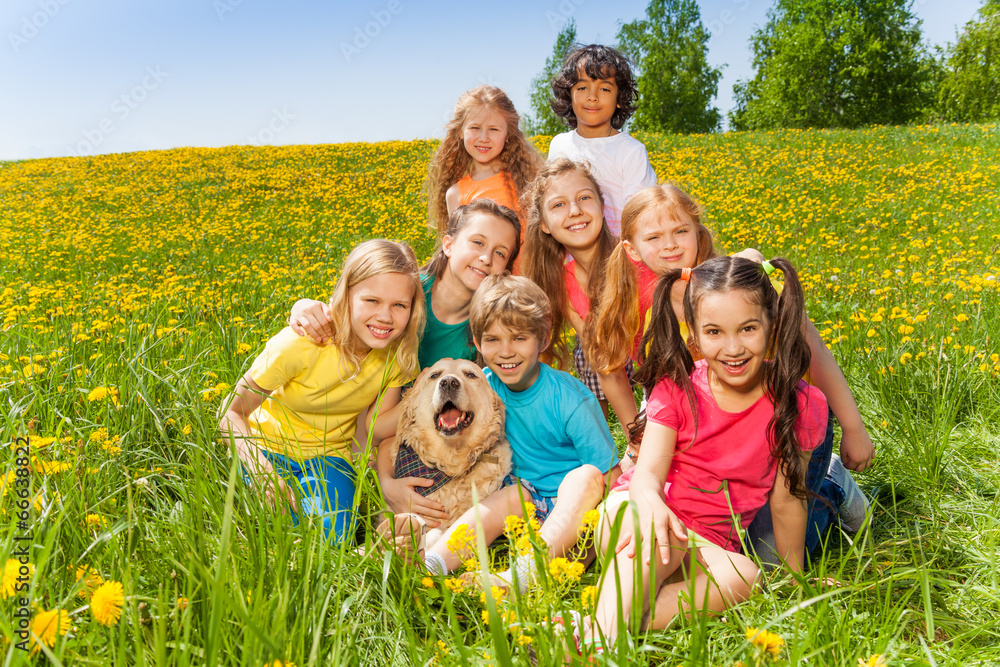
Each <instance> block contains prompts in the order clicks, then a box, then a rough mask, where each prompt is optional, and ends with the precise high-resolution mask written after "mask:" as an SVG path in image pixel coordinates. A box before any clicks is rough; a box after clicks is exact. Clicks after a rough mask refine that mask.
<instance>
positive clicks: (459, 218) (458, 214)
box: [420, 198, 521, 280]
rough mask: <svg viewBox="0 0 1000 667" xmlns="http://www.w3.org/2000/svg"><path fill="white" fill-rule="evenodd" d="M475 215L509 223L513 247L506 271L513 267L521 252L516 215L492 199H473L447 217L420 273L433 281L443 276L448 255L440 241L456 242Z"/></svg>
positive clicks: (519, 226) (519, 225)
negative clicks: (511, 228)
mask: <svg viewBox="0 0 1000 667" xmlns="http://www.w3.org/2000/svg"><path fill="white" fill-rule="evenodd" d="M476 213H485V214H487V215H493V216H496V217H498V218H500V219H501V220H504V221H506V222H509V223H510V226H511V227H513V228H514V247H513V248H511V249H510V257H508V258H507V269H508V270H510V267H512V266H514V260H516V259H517V255H518V253H519V252H520V251H521V221H520V219H518V217H517V213H515V212H514V211H512V210H510V209H509V208H507V207H506V206H501V205H500V204H498V203H496V202H495V201H493V200H492V199H484V198H481V199H475V200H473V201H472V202H470V203H468V204H466V205H465V206H459V207H458V208H456V209H455V210H454V212H453V213H452V214H451V215H450V216H449V217H448V225H447V227H445V231H444V234H443V235H442V237H441V239H440V240H438V243H437V247H436V248H435V249H434V254H433V255H431V258H430V259H429V260H427V263H426V264H424V266H423V267H422V268H421V269H420V271H421V273H423V274H424V275H426V276H434V279H435V280H437V279H438V278H440V277H441V276H442V275H443V274H444V270H445V268H447V266H448V255H446V254H444V245H443V244H442V242H441V241H442V240H443V239H444V237H445V236H450V237H451V238H452V240H453V241H454V240H456V239H457V238H458V236H459V234H461V233H462V231H463V230H464V229H465V228H466V227H468V226H469V223H470V222H472V218H473V216H474V215H475V214H476Z"/></svg>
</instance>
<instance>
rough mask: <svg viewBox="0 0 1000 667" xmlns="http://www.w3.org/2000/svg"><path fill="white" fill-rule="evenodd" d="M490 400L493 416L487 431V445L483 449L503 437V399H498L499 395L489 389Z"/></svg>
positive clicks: (504, 413)
mask: <svg viewBox="0 0 1000 667" xmlns="http://www.w3.org/2000/svg"><path fill="white" fill-rule="evenodd" d="M490 402H491V404H492V406H493V417H492V419H491V421H490V426H489V430H488V431H487V440H488V441H489V445H488V446H487V447H486V448H485V449H489V448H490V447H492V446H493V445H495V444H496V443H498V442H500V441H501V440H502V439H503V437H504V417H505V415H506V412H505V411H506V409H507V408H506V406H505V405H504V404H503V401H501V400H500V396H499V395H498V394H497V393H496V392H495V391H493V389H492V388H491V389H490Z"/></svg>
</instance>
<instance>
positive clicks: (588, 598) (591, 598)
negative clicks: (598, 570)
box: [580, 586, 598, 609]
mask: <svg viewBox="0 0 1000 667" xmlns="http://www.w3.org/2000/svg"><path fill="white" fill-rule="evenodd" d="M597 593H598V590H597V586H586V587H585V588H584V589H583V590H582V591H580V604H582V605H583V608H584V609H590V608H591V607H593V606H594V604H595V603H596V602H597Z"/></svg>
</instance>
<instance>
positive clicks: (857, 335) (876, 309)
mask: <svg viewBox="0 0 1000 667" xmlns="http://www.w3.org/2000/svg"><path fill="white" fill-rule="evenodd" d="M639 138H640V139H641V140H643V141H644V142H646V144H647V146H648V147H649V152H650V158H651V161H652V164H653V166H654V168H655V170H656V172H657V174H659V176H660V178H663V179H671V180H676V181H678V182H679V183H680V184H682V185H683V186H684V187H686V188H687V189H688V190H689V191H690V192H691V193H692V194H694V195H695V196H696V197H698V198H699V199H700V200H701V201H702V202H703V204H704V205H705V208H706V212H707V215H706V220H707V222H708V224H709V226H710V228H711V229H712V230H713V231H714V233H715V235H716V238H717V241H718V243H719V245H720V246H721V247H722V248H724V249H726V250H727V251H736V250H740V249H742V248H743V247H745V246H752V247H756V248H758V249H760V250H761V251H762V252H763V253H764V255H765V256H769V257H771V256H785V257H788V258H789V259H791V260H792V261H793V262H795V263H796V264H797V266H798V267H799V268H800V271H801V273H802V276H803V280H804V283H805V285H806V287H807V294H808V299H809V311H810V315H811V316H812V318H813V320H814V322H815V323H816V325H817V327H818V329H819V330H820V332H821V333H822V335H823V336H824V338H825V340H826V341H827V343H828V345H829V346H830V348H831V349H832V350H833V353H834V355H835V356H836V357H837V359H838V360H839V362H840V364H841V365H842V367H843V369H844V371H845V374H846V375H847V377H848V380H849V382H850V384H851V387H852V389H853V391H854V393H855V395H856V397H857V399H858V403H859V405H860V407H861V411H862V414H863V416H864V417H865V420H866V423H867V425H868V428H869V432H870V433H871V436H872V438H873V440H874V442H875V444H876V459H875V463H874V465H873V466H872V467H871V469H870V470H869V471H867V472H864V473H861V474H857V475H856V478H857V480H858V482H859V484H860V485H861V487H862V488H863V489H864V491H865V492H866V493H867V494H868V496H869V497H870V498H871V500H872V517H871V524H870V528H869V529H868V530H867V531H865V532H863V533H862V534H860V535H859V536H858V537H857V538H855V539H850V538H848V537H846V536H844V535H840V534H834V535H831V537H830V540H829V543H828V544H827V546H826V549H825V551H824V553H823V555H822V556H821V557H819V558H817V559H815V560H814V562H813V563H812V567H811V569H810V571H809V573H808V577H806V578H803V579H801V580H799V581H795V580H793V578H792V577H790V576H788V575H785V574H782V573H780V572H779V573H776V574H774V575H773V576H772V577H771V578H770V579H769V580H768V582H767V586H766V588H765V590H764V591H763V592H761V593H760V594H758V595H756V596H755V597H754V598H752V599H751V600H750V601H748V602H746V603H744V604H742V605H740V606H738V607H736V608H734V609H731V610H730V611H729V612H727V613H726V614H725V615H724V616H722V617H718V618H712V617H700V616H699V617H695V618H691V619H685V620H680V621H678V622H676V623H675V624H674V625H673V626H671V628H669V629H668V630H667V631H664V632H658V633H651V634H635V635H633V636H632V637H631V638H630V639H628V640H627V641H624V642H621V643H620V644H619V646H618V647H617V649H618V652H617V653H614V654H612V655H611V656H610V658H609V659H608V662H607V664H620V665H624V664H630V665H659V664H667V665H722V666H729V665H737V664H740V663H742V664H743V665H757V666H759V665H763V664H802V665H835V666H851V667H853V666H856V665H859V664H860V665H990V664H998V663H1000V519H998V517H1000V495H998V489H1000V464H998V456H997V451H998V450H1000V435H998V433H1000V379H998V378H1000V342H998V339H1000V323H998V320H1000V318H998V314H1000V308H998V306H1000V299H998V282H997V277H998V276H1000V257H998V250H1000V159H998V158H997V156H998V155H1000V131H998V127H997V125H995V124H994V125H972V126H969V125H959V126H955V125H935V126H923V127H912V128H889V127H877V128H871V129H866V130H860V131H853V132H848V131H813V130H807V131H781V132H767V133H730V134H723V135H695V136H659V135H639ZM535 141H536V145H537V146H538V147H539V149H540V150H541V151H543V153H544V152H545V151H546V150H547V146H548V139H547V138H545V137H540V138H536V140H535ZM435 146H436V143H435V142H433V141H413V142H388V143H380V144H341V145H328V146H290V147H229V148H219V149H207V148H185V149H176V150H171V151H156V152H147V153H133V154H119V155H107V156H97V157H90V158H66V159H47V160H32V161H26V162H7V163H0V252H2V257H3V264H2V265H0V317H2V319H3V324H2V327H0V332H2V333H0V388H2V394H0V396H2V405H0V433H2V439H3V443H4V444H5V447H4V448H3V450H2V452H3V453H2V454H0V457H2V460H3V465H4V473H5V475H6V476H5V477H4V478H2V479H0V484H2V496H3V497H2V499H0V512H2V513H3V514H4V515H5V517H6V520H5V521H4V527H3V529H2V534H0V563H5V564H6V565H5V568H4V572H3V579H2V585H0V598H2V599H0V651H2V653H3V655H4V661H3V664H4V665H18V664H27V663H29V662H33V663H43V662H46V661H48V662H51V663H53V664H81V665H146V664H155V665H249V666H253V667H259V666H260V665H270V666H273V667H277V666H279V665H285V666H287V665H290V664H294V665H297V666H299V667H302V666H304V665H321V664H324V665H325V664H364V665H425V664H438V665H467V664H474V665H494V664H496V665H500V664H511V663H513V664H529V649H530V650H533V651H534V653H535V654H536V656H537V658H538V661H539V664H543V665H546V664H561V661H562V655H563V649H564V648H565V640H564V639H562V638H560V637H558V636H556V635H554V634H553V632H552V630H551V629H550V628H549V627H548V626H547V625H546V624H544V623H543V621H544V620H545V619H547V618H549V617H550V616H551V615H552V614H553V613H554V612H556V611H559V610H566V609H577V610H580V611H583V612H585V611H586V610H587V609H588V608H589V605H592V603H593V588H592V586H593V585H594V584H595V583H596V577H597V574H598V568H596V567H592V568H590V569H589V570H588V571H586V572H584V573H581V572H579V571H578V570H577V569H574V568H572V567H568V566H566V564H565V563H555V564H554V565H553V566H552V567H551V568H550V571H549V572H548V573H546V575H545V576H544V577H543V585H542V586H541V587H540V589H539V590H537V591H535V592H533V593H532V594H530V595H527V596H524V597H520V598H513V599H510V598H509V599H499V598H494V597H493V596H484V597H482V598H481V597H480V595H479V594H478V593H476V592H472V591H470V590H468V589H467V588H463V587H462V586H461V585H460V584H459V583H458V582H457V580H455V579H450V578H449V579H445V578H430V577H425V576H424V575H423V574H422V573H420V572H419V571H417V570H415V569H413V568H410V567H408V566H406V565H405V564H403V563H401V562H399V561H398V560H397V559H394V558H391V557H388V556H386V557H382V556H369V557H367V558H365V557H362V556H360V555H358V553H357V552H356V551H355V550H354V549H353V548H331V547H330V546H328V545H327V544H326V543H325V542H324V541H323V537H322V531H321V530H320V529H319V528H318V527H316V526H311V525H308V524H306V525H300V526H298V527H292V525H291V520H290V518H289V517H288V516H287V515H286V514H284V513H283V512H280V511H275V510H274V509H272V508H269V507H267V506H266V505H264V504H262V503H261V501H260V499H259V498H258V497H256V496H255V494H254V492H253V491H252V490H251V489H248V488H246V487H245V486H244V485H243V484H242V483H240V482H239V481H238V480H239V475H238V472H237V467H236V465H235V462H234V460H233V458H232V457H231V456H230V452H229V449H228V447H227V446H225V445H224V444H223V443H222V442H221V441H220V438H219V437H218V434H217V430H216V429H217V411H218V409H219V405H220V402H222V401H223V400H224V399H225V397H226V395H227V393H228V391H229V390H230V388H231V385H232V384H234V383H235V381H236V379H237V378H239V377H240V375H241V374H242V373H243V372H245V370H246V369H247V368H248V367H249V364H250V363H251V361H252V360H253V358H254V356H255V354H256V353H257V352H258V351H259V350H260V349H261V348H262V346H263V343H264V342H265V341H266V340H267V339H268V338H269V337H270V336H271V335H273V334H274V333H276V332H277V331H278V330H280V329H281V327H282V326H284V321H285V318H286V316H287V313H288V311H289V309H290V308H291V306H292V303H293V302H294V301H295V300H296V299H297V298H300V297H303V296H307V297H312V298H320V299H325V298H327V297H328V296H329V294H330V292H331V291H332V286H333V283H334V280H335V278H336V275H337V267H338V265H339V263H340V261H341V259H342V258H343V257H344V256H345V255H346V253H347V252H348V251H349V250H350V248H351V247H353V245H354V244H355V243H357V242H358V241H359V240H361V239H364V238H369V237H378V236H382V237H388V238H393V239H397V240H402V241H406V242H408V243H410V244H411V245H412V246H413V247H414V249H415V250H416V252H417V255H418V256H420V257H422V258H426V257H428V256H429V255H430V253H431V251H432V246H433V238H432V237H431V235H430V234H429V233H428V231H427V229H426V227H425V219H426V214H425V205H424V203H423V201H422V199H421V196H420V188H421V183H422V180H423V177H424V174H425V170H426V164H427V161H428V159H429V157H430V155H431V153H432V152H433V150H434V148H435ZM615 430H616V431H617V432H618V433H617V436H618V437H619V438H620V437H621V436H620V428H619V427H618V426H617V425H615ZM25 447H26V448H27V450H26V451H25V450H24V448H25ZM361 485H362V488H363V496H364V500H363V508H362V509H363V510H364V511H365V512H374V511H375V508H377V507H378V505H379V500H378V489H377V485H376V484H375V481H374V477H373V475H372V474H371V473H370V472H366V471H364V470H362V477H361ZM360 539H361V541H362V542H364V541H365V539H366V538H365V537H364V536H362V537H361V538H360ZM472 551H473V553H470V557H472V558H479V559H486V558H492V559H494V560H495V564H496V565H498V566H499V565H502V564H503V558H504V553H505V552H504V549H503V548H501V549H500V550H498V551H494V552H492V553H487V552H485V551H484V550H483V549H481V548H478V549H473V550H472ZM25 560H26V561H29V564H28V565H26V566H25V567H22V566H21V564H22V562H23V561H25ZM823 577H833V578H836V579H837V580H838V581H839V582H840V585H839V586H835V587H823V586H819V585H818V584H816V583H815V581H816V579H819V578H823ZM22 597H27V599H28V600H29V601H28V604H27V606H26V607H25V606H24V605H22V604H21V602H23V601H22V600H21V599H20V598H22ZM24 609H27V610H28V612H25V611H24ZM27 613H31V614H32V617H31V619H30V620H28V621H26V623H27V624H28V625H30V627H31V629H32V630H33V631H34V634H32V636H31V638H30V639H28V640H27V642H26V643H22V642H23V639H22V638H21V637H19V636H18V635H17V634H16V632H17V630H18V629H19V628H20V627H21V626H20V625H19V623H20V619H22V618H26V614H27ZM752 629H760V630H764V631H766V632H767V633H771V634H764V633H757V634H756V635H755V634H754V632H753V631H752ZM748 630H751V631H750V632H748ZM19 644H20V647H19ZM22 648H27V649H28V651H27V652H26V651H24V650H22Z"/></svg>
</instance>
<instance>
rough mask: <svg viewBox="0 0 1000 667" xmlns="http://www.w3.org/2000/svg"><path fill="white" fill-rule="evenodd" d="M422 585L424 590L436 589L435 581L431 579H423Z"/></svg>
mask: <svg viewBox="0 0 1000 667" xmlns="http://www.w3.org/2000/svg"><path fill="white" fill-rule="evenodd" d="M420 584H421V585H422V586H423V587H424V588H434V580H433V579H431V578H430V577H424V578H423V579H421V580H420Z"/></svg>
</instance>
